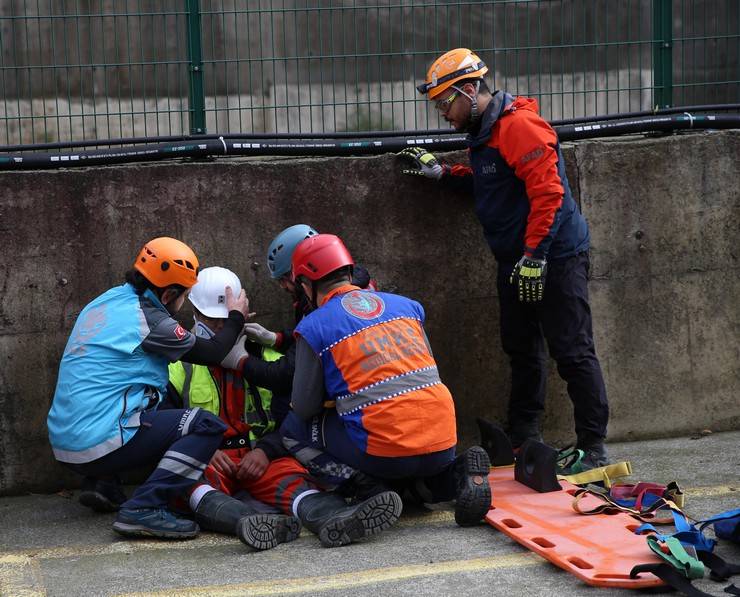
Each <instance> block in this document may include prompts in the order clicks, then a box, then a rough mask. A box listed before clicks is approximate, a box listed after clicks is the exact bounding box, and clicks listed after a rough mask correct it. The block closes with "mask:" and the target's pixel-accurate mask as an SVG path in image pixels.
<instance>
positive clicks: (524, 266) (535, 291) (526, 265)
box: [509, 255, 547, 303]
mask: <svg viewBox="0 0 740 597" xmlns="http://www.w3.org/2000/svg"><path fill="white" fill-rule="evenodd" d="M546 272H547V262H546V261H545V260H544V259H534V258H532V257H527V256H526V255H525V256H524V257H522V258H521V259H520V260H519V261H517V263H516V265H515V266H514V270H513V271H512V272H511V277H510V278H509V282H511V283H512V284H516V286H517V291H518V294H519V301H520V302H522V303H536V302H539V301H541V300H542V296H543V295H544V294H545V273H546Z"/></svg>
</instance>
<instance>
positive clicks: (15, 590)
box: [0, 556, 47, 597]
mask: <svg viewBox="0 0 740 597" xmlns="http://www.w3.org/2000/svg"><path fill="white" fill-rule="evenodd" d="M46 593H47V591H46V586H45V585H44V580H43V576H42V574H41V565H40V564H39V561H38V560H34V559H32V558H30V557H28V556H15V558H13V559H10V558H9V559H8V560H7V561H5V562H2V563H0V595H12V596H13V597H41V596H44V597H45V596H46Z"/></svg>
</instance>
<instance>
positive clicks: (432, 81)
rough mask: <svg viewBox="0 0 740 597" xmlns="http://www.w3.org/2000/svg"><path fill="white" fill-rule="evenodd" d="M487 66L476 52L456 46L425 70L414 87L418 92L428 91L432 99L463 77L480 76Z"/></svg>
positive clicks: (486, 69) (472, 77)
mask: <svg viewBox="0 0 740 597" xmlns="http://www.w3.org/2000/svg"><path fill="white" fill-rule="evenodd" d="M487 72H488V67H487V66H486V64H485V62H483V61H482V60H481V59H480V58H479V57H478V55H477V54H475V53H473V51H472V50H468V49H467V48H456V49H454V50H450V51H449V52H446V53H445V54H442V55H441V56H440V57H439V58H437V59H436V60H435V61H434V62H433V63H432V66H430V67H429V70H428V71H427V77H426V79H425V81H424V83H422V84H421V85H418V86H417V87H416V89H418V90H419V93H422V94H423V93H428V94H429V99H434V98H435V97H437V96H438V95H440V94H441V93H442V92H443V91H444V90H445V89H448V88H450V87H451V86H452V85H454V84H455V83H457V82H458V81H462V80H463V79H476V78H482V77H483V75H485V74H486V73H487Z"/></svg>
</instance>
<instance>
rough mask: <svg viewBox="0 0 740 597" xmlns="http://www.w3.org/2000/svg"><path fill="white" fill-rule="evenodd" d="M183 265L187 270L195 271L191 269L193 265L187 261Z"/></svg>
mask: <svg viewBox="0 0 740 597" xmlns="http://www.w3.org/2000/svg"><path fill="white" fill-rule="evenodd" d="M185 265H186V266H187V268H188V269H192V270H194V269H195V268H194V267H193V264H192V263H190V262H189V261H185Z"/></svg>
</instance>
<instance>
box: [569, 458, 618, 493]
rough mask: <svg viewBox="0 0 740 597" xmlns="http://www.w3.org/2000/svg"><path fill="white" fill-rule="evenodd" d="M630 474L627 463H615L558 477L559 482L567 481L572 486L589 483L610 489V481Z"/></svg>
mask: <svg viewBox="0 0 740 597" xmlns="http://www.w3.org/2000/svg"><path fill="white" fill-rule="evenodd" d="M631 474H632V465H631V464H630V463H629V462H627V461H623V462H617V463H615V464H609V465H607V466H601V467H599V468H593V469H591V470H588V471H583V472H581V473H576V474H573V475H558V479H560V480H561V481H569V482H570V483H573V485H588V484H589V483H603V484H604V487H606V488H609V487H611V483H612V479H621V478H622V477H627V476H629V475H631Z"/></svg>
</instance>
